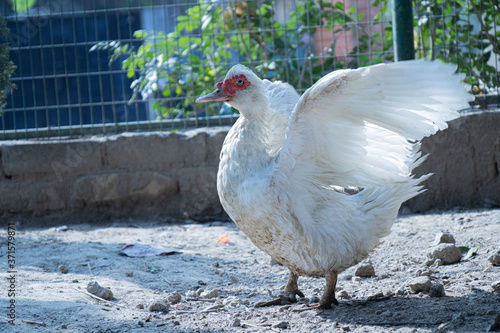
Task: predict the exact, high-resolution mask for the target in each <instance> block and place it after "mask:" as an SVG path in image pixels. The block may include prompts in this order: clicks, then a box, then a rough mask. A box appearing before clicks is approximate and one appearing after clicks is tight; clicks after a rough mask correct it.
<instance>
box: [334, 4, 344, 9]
mask: <svg viewBox="0 0 500 333" xmlns="http://www.w3.org/2000/svg"><path fill="white" fill-rule="evenodd" d="M335 8H337V9H338V10H342V11H343V10H344V4H343V3H342V2H336V3H335Z"/></svg>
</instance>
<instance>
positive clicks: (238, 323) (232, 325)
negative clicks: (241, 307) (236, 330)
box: [231, 318, 241, 327]
mask: <svg viewBox="0 0 500 333" xmlns="http://www.w3.org/2000/svg"><path fill="white" fill-rule="evenodd" d="M240 326H241V321H240V319H239V318H235V319H234V320H233V322H232V323H231V327H240Z"/></svg>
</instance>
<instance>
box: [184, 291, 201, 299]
mask: <svg viewBox="0 0 500 333" xmlns="http://www.w3.org/2000/svg"><path fill="white" fill-rule="evenodd" d="M186 297H190V298H198V297H200V295H199V294H198V293H197V292H196V291H194V290H188V291H186Z"/></svg>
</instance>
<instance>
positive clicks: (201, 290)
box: [196, 288, 205, 295]
mask: <svg viewBox="0 0 500 333" xmlns="http://www.w3.org/2000/svg"><path fill="white" fill-rule="evenodd" d="M204 291H205V290H203V288H198V289H197V290H196V293H197V294H198V295H201V293H202V292H204Z"/></svg>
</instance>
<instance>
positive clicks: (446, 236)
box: [434, 232, 455, 245]
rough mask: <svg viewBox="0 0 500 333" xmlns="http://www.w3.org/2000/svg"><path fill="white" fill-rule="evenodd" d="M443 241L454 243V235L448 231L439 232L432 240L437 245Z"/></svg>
mask: <svg viewBox="0 0 500 333" xmlns="http://www.w3.org/2000/svg"><path fill="white" fill-rule="evenodd" d="M443 243H450V244H455V237H453V235H452V234H450V233H449V232H440V233H439V234H437V235H436V239H435V240H434V245H439V244H443Z"/></svg>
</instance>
